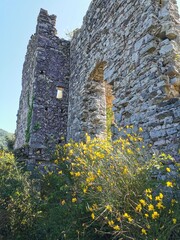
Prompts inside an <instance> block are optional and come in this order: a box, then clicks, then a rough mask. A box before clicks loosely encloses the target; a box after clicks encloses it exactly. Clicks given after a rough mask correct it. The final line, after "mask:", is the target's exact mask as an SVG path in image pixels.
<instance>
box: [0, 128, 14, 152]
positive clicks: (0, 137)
mask: <svg viewBox="0 0 180 240" xmlns="http://www.w3.org/2000/svg"><path fill="white" fill-rule="evenodd" d="M13 137H14V135H13V134H12V133H8V132H6V131H5V130H3V129H0V149H5V150H6V149H7V141H6V139H7V138H8V139H12V138H13Z"/></svg>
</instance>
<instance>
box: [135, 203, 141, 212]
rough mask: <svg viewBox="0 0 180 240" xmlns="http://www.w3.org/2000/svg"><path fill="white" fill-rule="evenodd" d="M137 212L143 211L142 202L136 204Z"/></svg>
mask: <svg viewBox="0 0 180 240" xmlns="http://www.w3.org/2000/svg"><path fill="white" fill-rule="evenodd" d="M135 210H136V212H141V211H142V205H141V204H138V205H137V206H136V209H135Z"/></svg>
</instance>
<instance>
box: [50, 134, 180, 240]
mask: <svg viewBox="0 0 180 240" xmlns="http://www.w3.org/2000/svg"><path fill="white" fill-rule="evenodd" d="M130 140H132V141H134V142H136V143H138V142H139V141H141V140H142V139H141V138H139V137H137V136H130V135H129V137H128V138H126V139H119V140H117V141H114V142H111V141H108V140H102V139H96V138H95V139H90V137H89V136H87V137H86V143H83V142H80V143H75V142H71V143H68V144H66V145H65V146H64V147H59V149H57V159H56V160H55V163H56V164H57V165H59V167H60V171H59V174H60V175H63V174H65V175H67V173H64V172H63V171H64V167H63V168H61V166H63V165H64V164H65V165H66V171H67V169H68V171H69V175H70V178H71V179H72V182H73V188H72V192H73V193H72V196H71V198H70V197H69V195H68V194H69V193H68V194H67V196H64V199H61V203H62V205H65V204H66V203H67V201H68V200H67V199H68V198H70V201H71V203H72V204H74V205H76V206H82V205H83V206H85V208H83V211H86V212H87V213H88V214H89V217H88V218H87V217H86V218H85V219H84V222H83V221H82V227H83V230H82V228H81V229H77V231H78V232H80V231H83V232H85V233H88V232H95V233H96V234H97V236H98V235H99V236H100V235H101V236H104V238H103V239H106V238H107V239H138V240H139V239H148V240H149V239H159V240H168V239H171V240H172V239H174V240H175V239H178V237H179V234H180V233H179V230H178V226H179V220H180V214H179V213H180V212H179V203H178V194H179V175H178V174H179V173H178V169H179V166H178V164H176V163H175V162H174V160H173V158H172V157H171V156H169V155H168V156H167V155H165V154H161V155H160V156H159V157H155V156H153V157H152V159H150V160H149V161H147V160H146V161H145V160H144V159H145V157H143V155H142V154H141V153H140V151H139V148H138V147H137V146H136V147H135V146H133V147H132V144H131V143H130ZM61 164H62V165H61ZM80 239H81V238H80ZM85 239H86V238H85Z"/></svg>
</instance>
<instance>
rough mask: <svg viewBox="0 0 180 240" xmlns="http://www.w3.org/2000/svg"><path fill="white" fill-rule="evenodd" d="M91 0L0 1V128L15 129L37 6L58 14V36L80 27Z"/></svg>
mask: <svg viewBox="0 0 180 240" xmlns="http://www.w3.org/2000/svg"><path fill="white" fill-rule="evenodd" d="M90 2H91V0H29V1H28V0H0V9H1V14H0V29H1V32H0V35H1V44H0V67H1V69H0V128H2V129H4V130H6V131H9V132H14V131H15V128H16V114H17V110H18V106H19V97H20V92H21V73H22V67H23V62H24V58H25V54H26V49H27V44H28V41H29V39H30V36H31V35H32V34H33V33H34V32H35V28H36V21H37V16H38V14H39V10H40V8H44V9H46V10H48V12H49V14H55V15H57V24H56V28H57V30H58V36H60V37H64V38H66V33H68V32H70V31H72V30H74V29H75V28H77V27H80V26H81V24H82V20H83V16H84V15H85V13H86V11H87V9H88V6H89V4H90ZM177 2H178V5H179V9H180V0H177Z"/></svg>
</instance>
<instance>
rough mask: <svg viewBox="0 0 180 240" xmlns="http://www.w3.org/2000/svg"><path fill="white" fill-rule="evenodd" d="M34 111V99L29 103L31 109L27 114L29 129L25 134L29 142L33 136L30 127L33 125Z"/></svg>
mask: <svg viewBox="0 0 180 240" xmlns="http://www.w3.org/2000/svg"><path fill="white" fill-rule="evenodd" d="M28 102H29V95H28ZM32 111H33V100H32V102H31V104H30V103H29V110H28V116H27V129H26V134H25V140H26V143H29V140H30V136H31V133H30V127H31V120H32Z"/></svg>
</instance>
